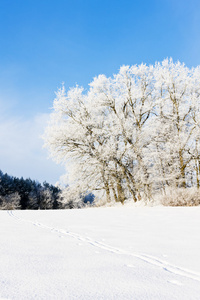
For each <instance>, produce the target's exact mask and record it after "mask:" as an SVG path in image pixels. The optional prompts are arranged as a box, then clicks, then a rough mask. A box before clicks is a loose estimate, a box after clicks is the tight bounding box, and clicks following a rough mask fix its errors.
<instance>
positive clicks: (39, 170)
mask: <svg viewBox="0 0 200 300" xmlns="http://www.w3.org/2000/svg"><path fill="white" fill-rule="evenodd" d="M48 119H49V115H48V114H37V115H36V116H35V117H33V118H31V119H29V120H24V119H22V118H17V117H13V118H7V117H5V116H4V117H1V119H0V169H1V170H2V171H3V172H7V173H8V174H10V175H13V176H18V177H21V176H23V177H25V178H27V177H30V178H32V179H36V180H39V181H41V182H42V181H45V180H46V181H47V182H50V183H55V182H56V181H58V179H59V177H60V176H61V175H62V174H63V173H64V172H65V171H64V167H63V166H59V165H56V164H55V163H54V162H52V161H51V160H48V159H47V155H48V154H47V151H46V150H45V149H43V148H42V146H43V140H42V138H41V136H42V134H43V132H44V128H45V126H46V124H47V121H48Z"/></svg>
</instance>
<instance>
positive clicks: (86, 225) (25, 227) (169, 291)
mask: <svg viewBox="0 0 200 300" xmlns="http://www.w3.org/2000/svg"><path fill="white" fill-rule="evenodd" d="M0 299H20V300H23V299H25V300H28V299H48V300H50V299H58V300H59V299H95V300H96V299H109V300H110V299H136V300H139V299H153V300H156V299H161V300H162V299H170V300H173V299H178V300H184V299H187V300H188V299H192V300H193V299H200V207H188V208H175V207H122V208H121V207H113V208H90V209H83V210H65V211H64V210H63V211H8V212H6V211H0Z"/></svg>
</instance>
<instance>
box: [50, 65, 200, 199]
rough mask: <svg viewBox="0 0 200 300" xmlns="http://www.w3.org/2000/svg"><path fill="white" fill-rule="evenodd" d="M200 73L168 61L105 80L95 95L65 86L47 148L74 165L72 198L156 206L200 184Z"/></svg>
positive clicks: (99, 80)
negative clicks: (161, 197)
mask: <svg viewBox="0 0 200 300" xmlns="http://www.w3.org/2000/svg"><path fill="white" fill-rule="evenodd" d="M199 97H200V68H199V67H197V68H192V69H189V68H187V67H186V66H185V65H184V64H181V63H180V62H176V63H174V62H173V61H172V59H169V60H168V59H166V60H164V61H163V62H161V63H156V64H155V65H154V66H147V65H145V64H141V65H134V66H122V67H121V68H120V70H119V73H118V74H115V75H113V77H112V78H111V77H106V76H105V75H99V76H98V77H96V78H94V80H93V81H92V82H91V83H90V84H89V90H88V91H85V90H84V89H83V88H82V87H79V86H76V87H75V88H71V89H70V90H69V91H68V92H67V93H66V91H65V88H64V86H63V87H62V88H61V89H59V91H58V93H57V96H56V99H55V100H54V105H53V109H54V111H53V112H52V114H51V120H50V123H49V126H48V127H47V129H46V132H45V137H44V138H45V145H46V147H48V149H49V151H50V153H51V156H52V157H53V158H54V159H56V160H57V161H58V162H64V163H66V164H67V165H69V166H70V167H69V168H68V173H69V178H70V182H69V187H70V188H69V190H68V193H70V189H71V191H72V192H71V193H72V195H74V191H75V190H76V193H77V195H78V194H79V195H80V194H84V193H86V192H88V193H90V192H92V193H94V194H95V195H96V196H97V195H99V197H100V196H101V197H104V196H105V199H106V201H107V202H112V201H119V202H121V203H124V201H125V200H126V199H128V198H132V199H133V200H134V201H138V200H140V199H142V198H145V199H148V200H151V199H153V198H154V195H155V194H156V193H157V192H162V193H166V190H167V189H168V188H174V187H175V188H188V187H196V188H199V186H200V121H199V120H200V98H199Z"/></svg>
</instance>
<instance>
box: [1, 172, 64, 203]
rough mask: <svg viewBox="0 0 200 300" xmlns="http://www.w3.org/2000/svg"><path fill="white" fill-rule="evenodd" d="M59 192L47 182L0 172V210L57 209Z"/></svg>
mask: <svg viewBox="0 0 200 300" xmlns="http://www.w3.org/2000/svg"><path fill="white" fill-rule="evenodd" d="M60 194H61V190H60V189H59V188H58V187H55V186H54V185H51V184H49V183H47V182H44V183H43V184H41V183H39V182H37V181H35V180H31V179H30V178H29V179H24V178H23V177H21V178H16V177H13V176H9V175H8V174H3V172H2V171H1V170H0V209H58V208H63V207H61V206H62V205H61V203H60V201H59V200H60Z"/></svg>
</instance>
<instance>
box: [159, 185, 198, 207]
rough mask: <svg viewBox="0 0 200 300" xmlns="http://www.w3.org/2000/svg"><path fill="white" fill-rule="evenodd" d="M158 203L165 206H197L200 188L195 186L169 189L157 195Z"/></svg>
mask: <svg viewBox="0 0 200 300" xmlns="http://www.w3.org/2000/svg"><path fill="white" fill-rule="evenodd" d="M159 200H160V203H161V204H163V205H165V206H198V205H200V190H199V189H196V188H188V189H185V188H180V189H171V190H168V191H167V192H166V194H165V195H160V196H159Z"/></svg>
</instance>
